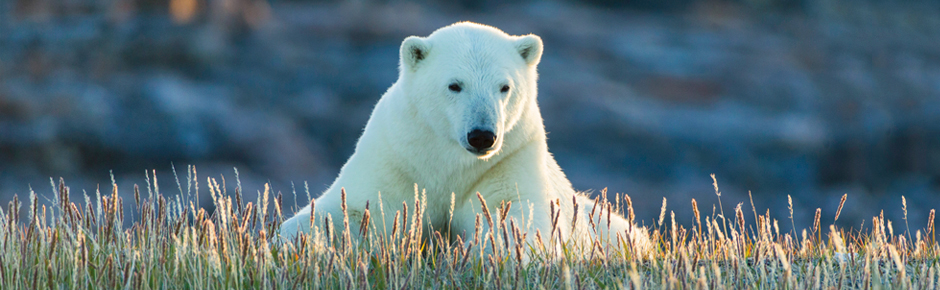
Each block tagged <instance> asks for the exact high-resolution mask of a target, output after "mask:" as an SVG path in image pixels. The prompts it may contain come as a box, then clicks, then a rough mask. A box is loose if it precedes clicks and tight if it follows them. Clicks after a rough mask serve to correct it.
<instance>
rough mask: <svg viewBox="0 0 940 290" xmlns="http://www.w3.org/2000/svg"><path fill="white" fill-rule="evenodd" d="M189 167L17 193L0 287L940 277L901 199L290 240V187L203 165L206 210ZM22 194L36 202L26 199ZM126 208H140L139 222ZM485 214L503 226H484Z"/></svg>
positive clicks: (932, 247)
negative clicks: (831, 210)
mask: <svg viewBox="0 0 940 290" xmlns="http://www.w3.org/2000/svg"><path fill="white" fill-rule="evenodd" d="M187 170H188V172H187V174H186V175H187V176H188V178H187V180H186V181H185V185H186V186H185V187H184V186H182V185H181V184H177V188H178V189H179V191H180V194H178V195H177V194H175V193H174V194H173V195H172V196H169V195H164V194H163V193H162V192H161V191H160V189H159V187H158V181H157V178H156V176H153V175H151V176H148V179H147V180H148V182H147V184H146V185H145V188H140V187H138V186H134V187H133V188H132V189H126V188H118V186H117V185H116V184H115V183H114V182H113V181H112V184H111V187H110V191H107V190H105V191H104V192H101V191H99V192H95V195H94V196H93V197H89V196H88V195H87V194H82V195H81V196H80V195H78V194H75V193H73V192H72V191H71V190H70V189H69V187H68V186H66V185H65V183H64V182H63V181H62V180H59V182H58V183H57V184H54V185H53V186H54V187H55V191H56V193H57V195H56V196H55V197H38V196H37V195H36V194H35V193H33V192H30V194H29V200H27V201H25V202H23V201H20V200H19V198H18V197H14V199H13V201H11V202H10V203H9V205H8V206H7V207H6V208H3V209H0V288H2V289H16V288H20V289H41V288H69V289H74V288H95V289H97V288H112V289H113V288H123V289H167V288H187V289H230V288H231V289H241V288H262V287H263V288H287V289H291V288H311V287H312V288H326V287H328V288H363V289H366V288H369V289H371V288H379V289H389V288H392V289H402V288H419V287H420V288H424V287H448V288H517V289H537V288H545V289H557V288H578V289H582V288H587V289H590V288H620V287H626V288H634V289H637V288H652V289H658V288H696V289H706V288H708V289H716V288H726V289H731V288H820V287H823V288H830V287H836V288H865V289H868V288H918V289H934V288H936V286H937V283H938V273H937V271H938V266H940V265H938V263H940V262H938V258H940V247H938V244H937V240H936V233H935V229H934V218H935V212H934V211H931V212H930V215H929V216H927V217H923V218H927V220H928V226H927V228H924V229H919V230H914V231H913V233H912V232H911V231H910V230H907V229H906V227H907V220H906V218H908V217H907V216H906V215H905V224H904V226H905V230H904V231H903V233H902V232H901V231H898V232H895V230H894V228H893V225H892V223H891V221H888V220H885V218H884V217H883V216H882V215H879V216H875V217H873V218H872V219H871V225H870V226H869V228H868V229H866V230H863V231H845V230H842V229H839V228H837V227H836V226H834V225H831V224H830V225H829V226H828V227H826V226H823V225H821V223H822V222H821V221H820V219H819V218H818V217H819V214H818V213H819V212H820V211H821V210H822V209H819V210H817V215H816V216H817V218H816V219H815V221H814V224H813V225H812V226H811V227H810V228H808V229H805V230H802V231H800V232H799V233H798V234H797V233H796V232H789V233H787V232H783V233H781V231H780V228H779V226H778V221H777V220H776V219H774V218H773V217H771V216H770V214H769V213H766V214H764V215H758V214H757V213H756V212H755V213H754V215H755V217H756V219H755V220H756V224H747V223H745V220H744V210H743V209H742V206H741V204H739V205H738V206H736V207H735V208H734V216H731V217H728V218H725V217H724V214H716V215H713V216H705V215H701V214H700V212H699V211H698V202H700V201H696V200H692V207H691V208H690V209H689V210H692V211H694V213H695V221H694V224H692V226H691V228H688V229H687V228H685V227H684V226H682V225H678V224H676V222H675V219H674V218H672V216H674V215H672V214H670V219H668V220H666V219H665V212H666V208H665V205H666V203H665V202H664V203H663V204H664V208H663V209H662V210H661V212H662V214H661V216H660V219H659V222H658V223H657V224H658V227H657V228H652V229H651V239H652V241H653V243H654V246H655V247H654V248H653V249H651V250H648V251H646V252H643V253H637V252H636V250H635V249H636V248H633V247H630V246H629V243H630V242H631V241H629V239H625V238H624V237H627V236H629V235H626V233H623V234H616V235H614V234H608V235H602V234H596V233H598V232H600V231H597V232H594V233H592V235H594V236H593V237H592V239H591V240H592V241H593V242H591V243H588V244H575V243H571V242H568V241H563V240H560V239H557V238H553V237H555V235H553V233H538V232H536V233H529V232H526V231H525V230H524V228H525V227H522V226H521V225H522V224H523V221H515V220H512V219H509V220H507V219H504V218H502V215H501V213H502V212H503V211H504V210H508V207H510V206H511V205H510V204H503V205H502V206H500V207H499V208H498V210H497V211H496V212H488V211H487V212H484V213H481V214H480V216H478V217H477V219H476V221H477V224H478V225H480V227H478V228H481V229H478V230H477V231H476V232H475V233H468V236H457V235H449V234H448V233H446V232H445V233H442V232H438V231H433V232H427V231H426V229H425V227H424V226H422V222H426V221H424V219H423V217H422V215H421V213H422V212H423V211H422V210H421V201H420V200H415V202H414V203H413V204H407V203H406V204H402V208H401V209H400V210H397V211H396V212H395V213H394V216H395V217H396V218H395V219H394V224H393V225H389V226H391V228H392V230H391V231H390V234H388V235H384V234H383V235H379V234H378V233H384V232H385V231H376V230H375V228H374V227H375V224H374V223H369V221H368V220H365V221H363V220H349V217H348V216H343V217H330V218H331V219H343V220H344V221H347V224H348V223H349V222H352V223H360V224H363V225H367V224H371V225H372V226H371V227H372V228H371V229H369V228H368V227H366V228H365V229H363V230H359V231H356V232H350V231H349V230H348V227H346V229H335V228H332V226H330V225H331V224H332V222H327V223H323V221H314V223H313V226H312V227H313V229H312V231H311V234H309V235H301V236H298V237H297V238H294V239H290V240H285V239H277V237H274V236H272V233H277V232H278V231H277V230H278V226H279V224H280V223H281V222H282V221H283V219H284V216H283V214H284V212H289V211H288V210H287V209H283V208H281V200H282V196H281V195H280V194H278V195H276V196H275V195H274V194H273V193H271V192H270V190H269V188H268V187H265V188H264V191H263V192H261V193H260V195H259V197H258V198H257V199H256V200H252V201H249V200H245V199H244V196H243V195H242V192H243V190H242V188H241V186H240V185H237V186H235V187H234V188H226V185H225V182H224V180H216V179H213V178H207V179H204V180H203V182H204V183H203V184H204V187H203V188H202V191H203V192H202V194H206V193H208V194H209V195H210V196H211V198H212V201H213V206H214V208H215V210H214V211H213V212H208V211H206V210H205V209H203V208H200V206H199V204H198V202H196V200H197V196H198V194H199V193H200V189H199V188H200V187H199V183H198V178H197V175H196V171H195V169H194V168H191V167H190V168H188V169H187ZM220 181H221V183H220ZM236 181H237V178H236ZM177 182H178V181H177ZM236 184H238V183H236ZM183 188H185V189H186V190H185V192H184V190H183ZM122 190H131V191H132V192H133V200H130V201H126V200H124V199H123V198H121V195H120V194H119V192H120V191H122ZM141 191H145V193H141ZM716 193H717V183H716ZM72 198H79V200H80V201H84V202H78V203H76V202H74V201H73V200H72ZM613 199H614V200H616V201H617V202H615V203H613V204H609V203H605V204H603V205H601V206H598V208H592V209H590V215H591V221H592V224H595V223H593V221H594V219H593V218H594V217H595V215H597V217H598V220H600V219H599V217H600V215H603V214H611V212H614V214H616V213H624V212H626V213H627V214H628V216H632V214H633V209H632V205H629V204H630V203H629V202H627V203H626V204H624V205H623V207H622V206H621V204H620V202H619V201H621V200H623V201H629V200H630V198H629V196H616V197H614V198H613ZM845 199H846V197H845V196H844V197H843V199H842V201H841V202H840V206H839V209H835V210H836V211H835V212H836V216H837V217H836V218H835V219H836V220H837V219H838V212H839V211H841V207H842V205H843V204H844V203H845ZM40 200H50V202H49V203H48V204H49V205H48V206H47V205H46V204H43V203H40ZM716 201H717V200H716ZM377 202H381V201H377ZM23 203H26V204H28V207H26V209H28V212H20V211H21V209H23ZM520 206H521V205H520ZM128 207H130V209H128V210H127V211H125V209H127V208H128ZM791 207H792V205H791ZM379 208H380V209H381V208H382V207H379ZM409 208H410V210H409ZM598 209H599V210H598ZM585 210H587V209H585ZM605 210H606V211H607V212H606V213H605ZM673 210H677V209H673ZM673 210H670V213H671V212H673ZM679 210H681V209H679ZM791 210H792V209H791ZM125 212H131V213H133V216H135V217H139V218H137V219H136V220H135V221H133V222H130V221H129V220H130V219H129V218H127V217H125V215H124V214H125ZM720 212H723V211H720ZM376 214H382V215H384V214H386V213H372V215H373V216H374V215H376ZM387 214H392V213H387ZM545 214H551V213H545ZM364 216H369V214H368V213H366V214H365V215H364ZM910 218H915V219H916V218H918V217H913V216H912V217H910ZM373 220H375V219H374V218H373ZM631 220H632V218H631ZM482 223H490V224H493V226H489V227H486V228H487V230H482V228H483V227H482ZM555 223H556V225H555V226H558V227H560V226H567V225H569V224H570V223H569V221H555ZM791 223H792V221H791ZM324 224H325V225H327V226H325V227H324V226H323V225H324ZM125 225H127V227H125ZM595 225H597V226H603V223H596V224H595ZM527 235H536V236H537V237H539V238H537V239H535V240H536V243H537V244H527V243H525V242H523V241H525V238H524V237H526V236H527ZM274 240H278V241H279V242H272V241H274ZM524 257H525V258H527V259H528V260H526V259H523V258H524Z"/></svg>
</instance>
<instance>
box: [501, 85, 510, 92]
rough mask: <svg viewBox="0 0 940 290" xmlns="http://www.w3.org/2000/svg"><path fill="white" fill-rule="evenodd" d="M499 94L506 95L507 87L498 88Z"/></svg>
mask: <svg viewBox="0 0 940 290" xmlns="http://www.w3.org/2000/svg"><path fill="white" fill-rule="evenodd" d="M499 92H501V93H508V92H509V85H503V87H502V88H499Z"/></svg>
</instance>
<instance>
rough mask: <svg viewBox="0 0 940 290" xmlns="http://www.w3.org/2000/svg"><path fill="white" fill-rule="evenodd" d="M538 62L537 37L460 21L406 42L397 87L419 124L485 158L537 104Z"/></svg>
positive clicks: (540, 55) (403, 47)
mask: <svg viewBox="0 0 940 290" xmlns="http://www.w3.org/2000/svg"><path fill="white" fill-rule="evenodd" d="M541 57H542V40H541V39H540V38H539V37H538V36H535V35H531V34H530V35H525V36H511V35H508V34H506V33H504V32H502V31H500V30H499V29H496V28H493V27H490V26H486V25H481V24H475V23H469V22H461V23H456V24H453V25H450V26H447V27H444V28H441V29H438V30H437V31H435V32H434V33H432V34H431V35H429V36H428V37H426V38H424V37H416V36H411V37H408V38H406V39H405V41H404V42H403V43H402V45H401V68H400V69H401V76H400V79H399V82H400V83H401V85H402V86H403V89H404V92H405V94H406V98H408V99H409V100H410V101H411V102H413V103H414V104H419V105H418V106H417V107H418V108H419V109H418V110H417V116H416V117H417V119H418V121H419V122H424V123H425V124H426V125H427V126H429V127H430V128H431V129H432V131H434V132H435V134H436V135H438V136H441V137H444V138H449V139H450V141H453V144H454V146H460V147H463V149H465V150H466V151H467V152H469V153H470V154H472V155H471V156H475V157H477V158H480V159H484V160H485V159H488V158H490V157H491V156H493V155H495V154H497V153H498V152H499V151H500V149H501V148H502V146H503V144H504V142H503V141H504V140H505V139H506V134H507V132H511V131H512V129H513V127H514V126H515V125H516V123H518V122H519V120H520V118H521V117H522V116H523V113H524V111H525V110H526V109H527V108H528V107H529V104H530V103H531V102H535V97H536V79H537V73H536V66H537V65H538V63H539V60H540V59H541ZM540 125H541V124H540Z"/></svg>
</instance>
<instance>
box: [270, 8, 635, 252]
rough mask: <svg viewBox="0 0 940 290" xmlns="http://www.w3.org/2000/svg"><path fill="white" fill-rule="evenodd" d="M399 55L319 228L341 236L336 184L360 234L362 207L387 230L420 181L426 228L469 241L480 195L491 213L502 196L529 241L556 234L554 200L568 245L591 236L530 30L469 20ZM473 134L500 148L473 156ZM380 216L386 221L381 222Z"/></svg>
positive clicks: (320, 201)
mask: <svg viewBox="0 0 940 290" xmlns="http://www.w3.org/2000/svg"><path fill="white" fill-rule="evenodd" d="M400 53H401V67H400V75H399V78H398V81H397V82H395V84H393V85H392V86H391V88H389V89H388V91H387V92H386V93H385V94H384V95H383V96H382V98H381V99H380V100H379V102H378V104H377V105H376V106H375V109H374V110H373V112H372V116H371V117H370V118H369V122H368V124H366V128H365V132H363V134H362V137H361V138H360V139H359V142H358V144H357V145H356V151H355V153H353V155H352V157H350V158H349V161H347V162H346V164H345V165H344V166H343V168H342V170H341V171H340V174H339V177H337V178H336V181H334V182H333V184H332V185H331V186H330V188H329V189H327V191H326V192H324V193H323V195H322V196H321V197H319V198H317V199H316V202H315V207H316V208H315V209H316V211H315V212H316V215H317V219H316V220H317V221H318V223H321V222H322V221H323V220H324V218H323V217H325V216H326V215H327V214H329V215H330V216H332V220H333V221H334V223H335V229H337V230H339V229H342V225H343V223H342V216H343V214H342V211H341V209H340V203H341V200H340V188H345V190H346V192H347V201H346V203H347V206H348V209H349V210H348V211H349V216H350V222H349V224H350V228H351V230H352V232H353V233H358V232H359V223H360V220H361V218H362V213H363V211H364V207H365V204H366V202H367V201H369V202H370V213H371V216H372V221H373V224H374V225H375V227H376V228H377V229H378V230H379V231H383V230H386V231H391V227H392V223H393V221H392V219H393V218H394V215H395V211H396V210H400V209H401V204H402V202H407V203H408V204H409V206H411V205H412V204H413V201H414V200H415V194H416V193H415V185H416V184H417V186H418V187H420V188H421V189H423V190H426V204H425V206H426V209H425V212H424V224H425V225H426V226H427V227H428V229H430V228H433V229H435V230H442V229H443V230H444V231H447V229H449V233H451V234H456V235H465V236H464V240H469V239H468V236H469V235H472V234H473V233H474V226H475V218H476V214H477V213H480V212H482V208H481V205H480V202H479V201H478V199H477V197H476V193H477V192H479V193H480V194H482V196H483V197H484V198H485V199H486V201H487V204H488V207H489V211H490V212H491V213H492V214H494V215H495V214H496V212H497V211H496V208H497V207H498V206H499V204H500V202H501V201H506V202H510V201H511V202H512V205H513V206H512V209H511V210H510V213H509V218H507V223H508V221H509V220H510V219H515V222H516V224H517V226H520V227H523V230H525V231H527V232H528V235H527V238H528V239H529V241H533V240H534V239H535V231H536V229H538V230H539V231H540V232H541V234H542V235H543V239H545V240H544V242H545V243H548V240H547V239H549V235H550V233H551V231H552V229H551V227H552V224H551V217H550V214H549V208H550V203H552V202H556V201H557V202H559V206H557V208H559V209H560V210H561V217H560V218H559V220H560V222H559V224H560V225H559V227H558V230H559V232H560V233H561V236H562V238H568V237H574V238H575V239H576V240H579V241H582V242H584V241H588V239H589V234H588V233H589V232H592V231H591V230H590V225H589V223H588V221H587V219H588V217H587V214H588V213H589V212H590V211H591V209H592V207H593V206H594V204H593V200H590V199H588V198H587V197H584V196H582V195H579V194H577V193H576V192H575V190H574V189H572V186H571V184H570V182H568V179H567V178H566V177H565V174H564V173H562V171H561V168H559V167H558V164H557V163H556V162H555V160H554V158H552V155H551V154H550V153H549V152H548V147H547V145H546V142H545V129H544V127H543V125H542V116H541V114H540V113H539V108H538V105H537V103H536V87H537V86H536V79H537V73H536V66H537V65H538V63H539V60H540V58H541V55H542V41H541V39H540V38H539V37H538V36H535V35H531V34H530V35H526V36H510V35H507V34H506V33H504V32H502V31H500V30H498V29H496V28H493V27H490V26H485V25H480V24H475V23H469V22H462V23H456V24H453V25H450V26H447V27H444V28H441V29H438V30H437V31H435V32H434V33H432V34H431V35H430V36H428V37H427V38H421V37H414V36H412V37H408V38H406V39H405V41H404V42H403V43H402V47H401V52H400ZM454 82H457V83H460V84H461V87H462V91H461V92H459V93H454V92H452V91H450V90H449V89H448V86H449V85H450V84H452V83H454ZM503 85H509V86H510V90H509V92H508V93H502V92H500V89H501V87H502V86H503ZM474 128H487V129H491V130H492V131H493V132H495V133H496V135H497V141H496V144H495V145H494V146H493V148H494V149H493V150H491V151H489V152H484V153H482V154H474V153H471V152H470V151H468V150H467V148H470V146H469V145H468V143H467V137H466V136H467V133H468V132H470V130H472V129H474ZM379 192H381V197H382V203H381V204H382V206H383V208H382V209H381V210H380V209H379V201H378V199H379V194H380V193H379ZM452 194H453V195H454V196H455V198H454V200H455V202H454V204H453V206H454V209H453V211H454V214H453V219H452V220H451V216H450V211H451V206H452V205H451V196H452ZM573 197H577V199H578V200H579V201H578V204H580V209H579V210H578V212H579V213H580V214H579V217H578V222H577V223H576V225H575V226H572V224H571V220H572V215H573V214H574V211H575V210H574V205H573V202H572V199H573ZM530 208H531V209H533V210H532V211H530ZM409 210H410V213H413V209H409ZM383 211H384V212H385V215H386V217H385V218H382V217H381V216H380V213H381V212H383ZM604 216H605V217H604V218H603V219H601V220H600V222H598V224H599V225H602V226H599V227H598V229H597V230H598V231H599V232H602V233H605V232H606V231H607V219H606V214H605V215H604ZM611 216H612V217H613V218H612V221H611V231H613V232H614V234H612V235H611V236H613V237H615V236H616V233H621V234H622V233H624V231H625V230H627V229H628V228H630V225H629V223H628V222H627V221H626V220H625V219H624V218H622V217H621V216H619V215H617V214H613V215H611ZM597 220H598V219H597V218H595V221H597ZM530 222H531V223H530ZM309 223H310V207H309V206H307V207H305V208H303V209H301V210H300V211H299V212H298V213H297V214H296V215H295V216H294V217H292V218H290V219H289V220H287V221H285V222H284V224H283V225H282V226H281V235H282V236H285V237H290V236H292V235H295V234H296V233H297V232H298V231H304V232H306V231H309V229H310V224H309ZM485 224H486V223H485V222H484V225H485ZM633 233H634V234H633V235H631V236H632V237H633V239H634V241H637V242H638V244H642V249H647V248H648V247H649V240H648V237H647V236H646V235H645V229H642V228H633ZM613 242H615V243H616V242H617V241H615V240H614V241H613Z"/></svg>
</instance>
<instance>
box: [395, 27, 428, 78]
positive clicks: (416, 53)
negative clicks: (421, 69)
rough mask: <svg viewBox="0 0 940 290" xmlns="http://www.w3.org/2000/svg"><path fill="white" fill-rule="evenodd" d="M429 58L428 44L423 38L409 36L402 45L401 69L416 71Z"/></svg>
mask: <svg viewBox="0 0 940 290" xmlns="http://www.w3.org/2000/svg"><path fill="white" fill-rule="evenodd" d="M427 56H428V44H427V41H425V40H424V39H423V38H420V37H417V36H409V37H408V38H405V41H403V42H402V43H401V67H402V68H403V69H408V70H411V71H414V70H415V68H417V66H418V64H419V63H421V61H423V60H424V59H425V58H426V57H427Z"/></svg>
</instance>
